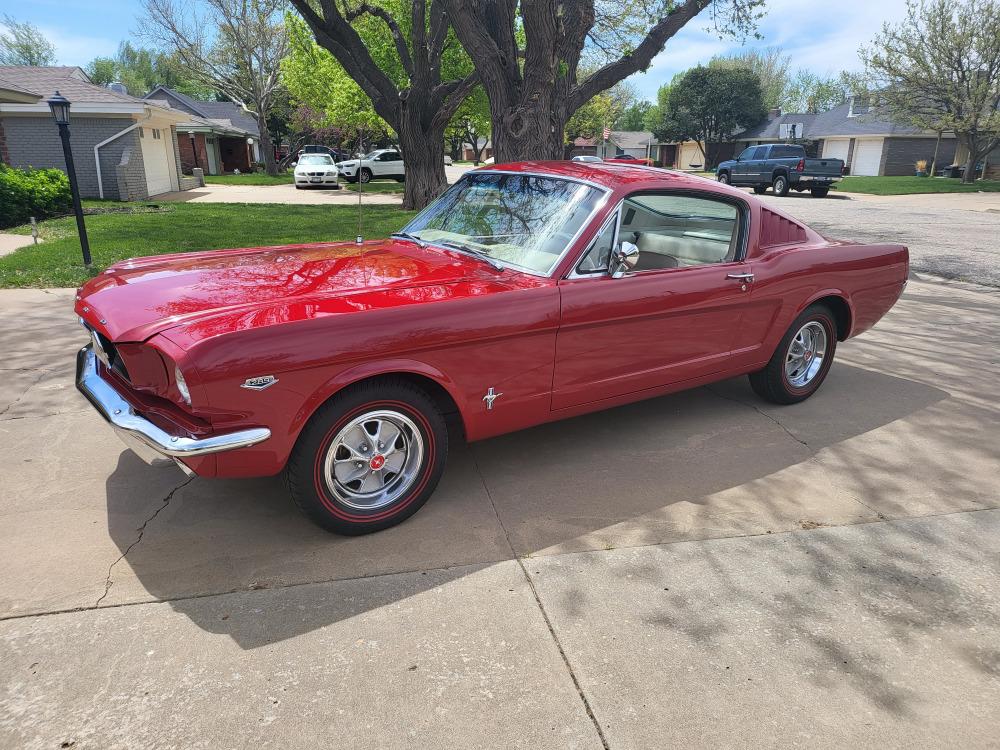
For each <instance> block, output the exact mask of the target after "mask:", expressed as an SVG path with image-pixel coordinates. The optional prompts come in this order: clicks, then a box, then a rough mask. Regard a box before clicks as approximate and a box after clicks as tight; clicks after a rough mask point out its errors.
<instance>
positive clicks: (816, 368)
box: [750, 305, 837, 404]
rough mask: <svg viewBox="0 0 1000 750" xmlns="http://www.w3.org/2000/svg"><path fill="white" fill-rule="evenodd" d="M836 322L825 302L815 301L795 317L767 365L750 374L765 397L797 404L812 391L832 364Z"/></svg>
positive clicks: (755, 389) (751, 382)
mask: <svg viewBox="0 0 1000 750" xmlns="http://www.w3.org/2000/svg"><path fill="white" fill-rule="evenodd" d="M836 350H837V324H836V322H835V321H834V318H833V314H832V313H831V312H830V310H829V308H827V307H826V306H825V305H813V306H811V307H809V308H807V309H806V310H805V311H804V312H803V313H802V314H801V315H799V317H797V318H796V319H795V321H794V322H793V323H792V325H791V326H789V328H788V331H787V332H786V333H785V335H784V336H783V337H782V339H781V343H780V344H778V348H777V350H776V351H775V352H774V356H772V357H771V361H770V362H768V363H767V367H765V368H764V369H763V370H759V371H758V372H755V373H752V374H751V375H750V385H751V386H752V387H753V389H754V391H755V392H756V393H757V395H758V396H760V397H761V398H763V399H766V400H768V401H773V402H774V403H776V404H795V403H798V402H799V401H804V400H805V399H807V398H809V397H810V396H811V395H813V394H814V393H815V392H816V391H817V389H819V387H820V385H821V384H822V383H823V380H824V379H825V378H826V375H827V373H828V372H829V371H830V366H831V364H833V355H834V352H836Z"/></svg>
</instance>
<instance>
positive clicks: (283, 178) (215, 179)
mask: <svg viewBox="0 0 1000 750" xmlns="http://www.w3.org/2000/svg"><path fill="white" fill-rule="evenodd" d="M205 183H206V184H208V185H291V184H292V173H291V172H285V173H284V174H279V175H275V176H274V177H272V176H271V175H269V174H264V173H263V172H251V173H249V174H207V175H205Z"/></svg>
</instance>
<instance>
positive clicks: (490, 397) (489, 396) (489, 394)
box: [483, 385, 503, 411]
mask: <svg viewBox="0 0 1000 750" xmlns="http://www.w3.org/2000/svg"><path fill="white" fill-rule="evenodd" d="M502 395H503V394H502V393H496V392H495V391H494V390H493V386H492V385H491V386H490V389H489V390H488V391H486V395H485V396H483V402H484V403H485V404H486V411H493V402H494V401H496V400H497V399H498V398H500V397H501V396H502Z"/></svg>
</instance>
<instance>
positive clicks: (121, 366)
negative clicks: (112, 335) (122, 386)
mask: <svg viewBox="0 0 1000 750" xmlns="http://www.w3.org/2000/svg"><path fill="white" fill-rule="evenodd" d="M83 327H84V328H86V329H87V330H88V331H89V332H90V335H91V338H92V339H95V343H96V344H99V345H100V347H101V349H102V350H104V353H105V354H106V355H107V357H108V362H109V363H110V365H111V369H112V370H114V371H115V372H116V373H117V374H118V375H119V376H120V377H122V378H124V380H125V382H127V383H131V382H132V379H131V378H130V377H129V374H128V370H127V369H126V367H125V362H124V360H122V356H121V354H119V353H118V347H116V346H115V343H114V342H113V341H112V340H111V339H109V338H108V337H107V336H105V335H104V334H103V333H101V332H100V331H95V330H94V329H93V328H91V327H90V326H88V325H87V324H86V323H84V324H83Z"/></svg>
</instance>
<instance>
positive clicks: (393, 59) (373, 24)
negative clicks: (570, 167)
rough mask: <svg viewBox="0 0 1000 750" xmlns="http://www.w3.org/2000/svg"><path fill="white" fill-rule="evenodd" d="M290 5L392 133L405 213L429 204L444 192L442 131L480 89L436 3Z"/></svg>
mask: <svg viewBox="0 0 1000 750" xmlns="http://www.w3.org/2000/svg"><path fill="white" fill-rule="evenodd" d="M291 3H292V5H294V6H295V8H296V10H298V12H299V13H300V14H301V15H302V18H303V19H305V21H306V23H307V24H308V25H309V28H310V30H311V31H312V33H313V35H314V36H315V38H316V42H317V44H318V45H319V46H320V47H322V48H323V50H324V51H326V52H327V53H329V54H330V55H331V56H332V58H333V59H334V60H336V62H337V64H338V65H339V66H340V69H341V70H342V71H343V72H344V73H346V74H347V78H348V79H350V80H351V81H353V82H354V84H355V86H356V89H354V90H355V91H360V92H361V94H362V95H363V96H364V97H367V99H368V100H369V101H370V104H369V105H368V107H370V110H371V111H373V112H374V114H375V115H377V117H378V118H380V119H381V121H383V122H385V123H386V124H387V125H388V127H389V128H391V129H392V130H393V131H395V133H396V136H397V137H398V139H399V146H400V149H401V150H402V153H403V159H404V160H405V163H406V186H405V192H404V194H403V206H404V207H405V208H422V207H423V206H425V205H427V204H428V203H429V202H430V201H431V200H432V199H433V198H435V197H436V196H437V195H439V194H440V193H441V191H443V190H444V188H445V186H446V185H447V180H446V178H445V172H444V140H445V128H446V127H447V126H448V124H449V123H450V122H451V121H452V118H453V117H454V115H455V113H456V112H457V111H458V108H459V106H460V105H461V104H462V102H463V101H464V100H465V99H466V97H468V96H469V94H470V93H471V92H472V90H473V89H474V88H475V86H476V84H477V82H478V78H477V75H476V73H475V71H474V70H473V67H472V63H471V62H470V60H469V58H468V56H467V55H466V54H465V53H464V52H463V50H462V48H461V46H460V45H458V44H456V43H455V39H454V36H453V35H452V33H451V27H450V24H449V17H448V15H447V14H446V13H445V9H444V5H443V4H442V2H441V0H413V1H412V2H409V3H407V2H403V1H402V0H372V2H359V1H357V0H342V2H340V3H338V2H335V1H334V0H319V2H313V0H291ZM345 83H346V82H345V80H344V77H343V76H342V75H340V73H339V71H337V76H336V78H335V79H334V81H333V82H332V84H335V85H337V86H340V87H341V88H344V89H348V90H349V89H350V87H347V86H345ZM331 93H332V92H331ZM366 109H367V108H366Z"/></svg>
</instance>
